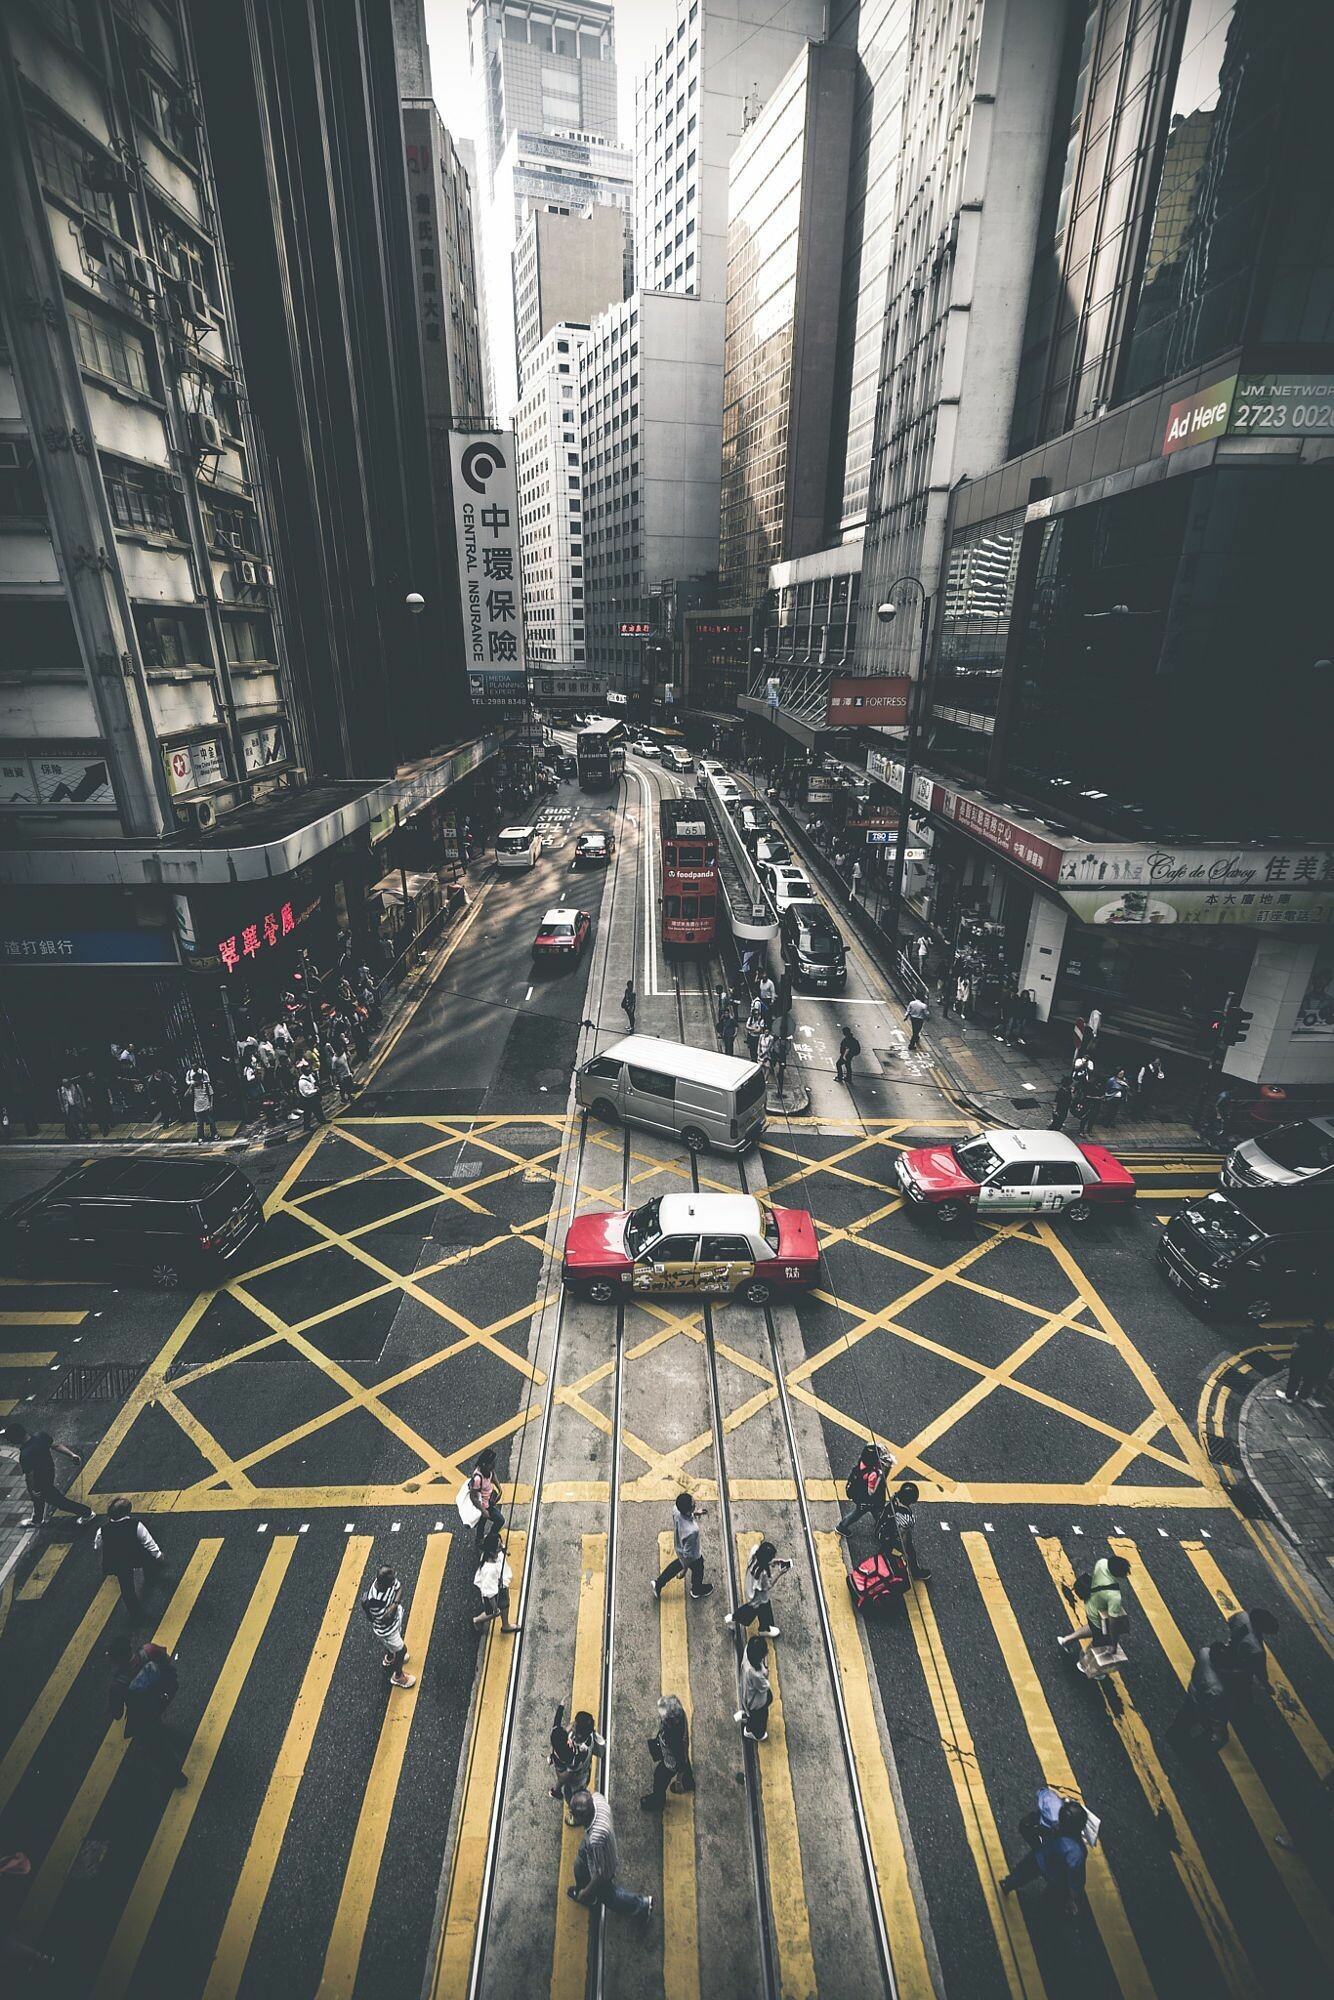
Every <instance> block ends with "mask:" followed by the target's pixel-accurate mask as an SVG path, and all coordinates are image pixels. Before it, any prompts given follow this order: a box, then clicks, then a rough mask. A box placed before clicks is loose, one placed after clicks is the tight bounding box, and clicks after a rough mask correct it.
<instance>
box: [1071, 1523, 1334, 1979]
mask: <svg viewBox="0 0 1334 2000" xmlns="http://www.w3.org/2000/svg"><path fill="white" fill-rule="evenodd" d="M1107 1539H1108V1544H1109V1546H1110V1547H1111V1548H1113V1549H1115V1551H1116V1553H1117V1554H1118V1555H1123V1556H1128V1557H1129V1558H1130V1560H1131V1561H1132V1562H1133V1563H1134V1565H1135V1580H1134V1591H1135V1600H1136V1602H1137V1604H1138V1605H1139V1608H1140V1610H1141V1611H1142V1612H1143V1613H1144V1616H1145V1618H1146V1619H1147V1620H1148V1622H1149V1624H1150V1625H1151V1626H1152V1627H1153V1631H1154V1634H1155V1636H1156V1638H1157V1640H1158V1643H1159V1645H1160V1646H1161V1647H1162V1649H1163V1651H1164V1652H1165V1653H1166V1655H1167V1658H1168V1661H1169V1662H1170V1664H1171V1667H1172V1671H1173V1672H1174V1673H1175V1675H1176V1677H1177V1679H1178V1680H1179V1681H1180V1683H1181V1685H1182V1687H1183V1688H1184V1687H1185V1686H1187V1684H1188V1683H1189V1681H1190V1677H1191V1672H1192V1669H1193V1667H1194V1665H1195V1661H1194V1657H1193V1655H1192V1653H1191V1650H1190V1647H1189V1646H1188V1645H1187V1644H1186V1641H1185V1639H1184V1638H1183V1637H1182V1635H1181V1631H1180V1629H1179V1627H1178V1626H1177V1623H1176V1620H1175V1619H1174V1618H1173V1616H1172V1614H1171V1612H1170V1611H1169V1610H1168V1608H1167V1605H1166V1603H1165V1602H1164V1600H1163V1595H1162V1592H1161V1591H1160V1590H1159V1588H1158V1586H1157V1584H1156V1583H1155V1582H1154V1580H1153V1578H1152V1577H1151V1576H1150V1575H1149V1573H1148V1571H1147V1570H1146V1569H1145V1568H1144V1565H1143V1563H1142V1561H1141V1559H1140V1553H1139V1550H1138V1549H1137V1548H1136V1546H1135V1544H1134V1542H1132V1541H1130V1540H1128V1539H1127V1538H1125V1537H1123V1536H1119V1535H1109V1536H1108V1538H1107ZM1218 1756H1219V1761H1220V1763H1221V1764H1222V1766H1223V1769H1224V1770H1225V1771H1226V1772H1227V1774H1228V1777H1229V1778H1230V1779H1231V1780H1232V1783H1233V1785H1234V1787H1235V1788H1236V1793H1237V1797H1238V1798H1239V1799H1240V1800H1241V1803H1242V1806H1243V1807H1244V1809H1245V1812H1246V1817H1247V1818H1248V1819H1249V1820H1250V1822H1251V1824H1252V1826H1253V1827H1254V1828H1255V1830H1256V1832H1257V1833H1258V1834H1259V1836H1260V1844H1261V1846H1262V1848H1263V1849H1264V1852H1265V1853H1266V1854H1267V1855H1268V1856H1269V1859H1270V1861H1271V1862H1272V1863H1273V1865H1274V1867H1275V1869H1276V1870H1277V1872H1278V1875H1279V1878H1280V1880H1281V1881H1282V1883H1283V1886H1284V1888H1285V1889H1286V1890H1287V1892H1288V1894H1289V1896H1290V1897H1291V1898H1292V1901H1293V1902H1294V1904H1295V1905H1296V1907H1297V1910H1298V1912H1299V1913H1300V1916H1301V1919H1302V1922H1303V1923H1304V1924H1305V1925H1306V1928H1307V1931H1308V1932H1309V1933H1310V1937H1311V1941H1312V1943H1313V1944H1314V1945H1315V1948H1316V1950H1317V1952H1318V1953H1319V1955H1320V1957H1321V1958H1322V1959H1323V1960H1324V1962H1325V1964H1326V1965H1328V1966H1330V1967H1334V1914H1331V1911H1330V1908H1329V1905H1328V1903H1327V1902H1326V1901H1325V1898H1324V1896H1323V1895H1322V1894H1321V1892H1320V1888H1319V1886H1318V1885H1317V1883H1316V1881H1315V1879H1314V1877H1313V1876H1312V1874H1311V1871H1310V1869H1309V1868H1308V1867H1307V1865H1306V1863H1305V1862H1304V1861H1303V1860H1302V1857H1301V1855H1300V1854H1299V1853H1298V1851H1297V1847H1296V1844H1295V1842H1294V1841H1293V1839H1292V1837H1291V1834H1290V1833H1289V1831H1288V1829H1287V1827H1286V1826H1285V1825H1284V1822H1283V1819H1282V1817H1281V1815H1280V1814H1279V1812H1278V1810H1277V1808H1276V1807H1275V1805H1274V1801H1273V1800H1272V1799H1271V1798H1270V1796H1269V1792H1268V1790H1267V1789H1266V1787H1265V1784H1264V1781H1263V1780H1262V1779H1261V1777H1260V1774H1259V1772H1258V1771H1257V1770H1256V1768H1255V1766H1254V1764H1252V1762H1251V1760H1250V1758H1249V1757H1248V1756H1247V1755H1246V1752H1245V1750H1244V1749H1243V1748H1242V1746H1241V1744H1240V1743H1238V1742H1237V1740H1236V1738H1235V1736H1230V1737H1229V1738H1228V1741H1227V1742H1226V1743H1225V1744H1224V1745H1223V1747H1222V1749H1221V1750H1220V1751H1219V1753H1218Z"/></svg>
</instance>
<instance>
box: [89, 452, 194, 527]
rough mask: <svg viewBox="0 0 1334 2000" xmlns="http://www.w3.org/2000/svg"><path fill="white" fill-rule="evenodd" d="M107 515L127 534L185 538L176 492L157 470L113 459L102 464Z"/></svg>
mask: <svg viewBox="0 0 1334 2000" xmlns="http://www.w3.org/2000/svg"><path fill="white" fill-rule="evenodd" d="M103 472H104V477H105V480H106V489H107V499H108V501H109V502H110V505H111V518H112V520H113V521H114V522H115V524H116V526H117V527H118V528H123V529H124V530H125V532H126V533H127V534H139V535H168V536H170V537H171V538H172V539H173V540H176V541H183V540H184V539H185V536H184V533H183V531H182V526H181V521H180V517H179V511H178V502H177V498H176V495H175V494H174V493H173V492H172V490H171V488H170V486H169V485H168V484H167V481H166V476H165V475H164V474H163V473H161V472H150V471H148V470H146V469H145V468H143V467H141V466H137V465H121V464H117V463H115V462H114V461H112V462H111V463H109V464H107V465H105V466H104V468H103Z"/></svg>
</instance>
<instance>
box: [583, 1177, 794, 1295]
mask: <svg viewBox="0 0 1334 2000" xmlns="http://www.w3.org/2000/svg"><path fill="white" fill-rule="evenodd" d="M819 1274H820V1246H819V1244H818V1242H817V1241H816V1236H815V1225H814V1223H813V1222H812V1220H811V1217H810V1215H809V1213H808V1212H807V1211H806V1210H805V1209H804V1208H776V1207H774V1206H772V1205H771V1204H770V1203H768V1202H762V1201H757V1200H756V1198H755V1197H754V1196H753V1195H746V1194H665V1195H658V1196H656V1197H655V1198H654V1199H653V1200H652V1201H646V1202H645V1203H644V1204H643V1206H642V1207H640V1208H636V1209H630V1210H626V1209H620V1210H617V1211H616V1212H615V1213H613V1214H610V1215H606V1214H603V1215H580V1216H576V1217H575V1219H574V1221H573V1222H572V1223H571V1224H570V1227H569V1229H568V1231H567V1232H566V1236H565V1256H564V1260H563V1262H562V1264H561V1282H562V1283H563V1284H565V1285H568V1286H569V1287H570V1288H571V1290H574V1291H580V1292H582V1293H583V1294H584V1295H585V1297H587V1298H590V1299H594V1300H596V1301H597V1302H598V1303H599V1304H606V1303H609V1302H610V1301H611V1300H613V1299H616V1298H619V1297H622V1296H624V1295H625V1294H626V1293H627V1292H646V1293H654V1292H704V1293H706V1294H713V1295H715V1296H719V1297H724V1298H727V1297H731V1296H732V1295H734V1294H739V1295H740V1296H741V1297H742V1298H743V1299H744V1300H745V1301H746V1303H747V1304H748V1305H754V1306H762V1305H766V1304H767V1303H768V1302H769V1300H770V1299H771V1298H774V1297H775V1296H777V1295H778V1294H779V1293H782V1292H790V1291H800V1290H802V1289H804V1288H806V1287H808V1286H810V1285H813V1284H814V1283H815V1281H816V1279H817V1278H818V1277H819Z"/></svg>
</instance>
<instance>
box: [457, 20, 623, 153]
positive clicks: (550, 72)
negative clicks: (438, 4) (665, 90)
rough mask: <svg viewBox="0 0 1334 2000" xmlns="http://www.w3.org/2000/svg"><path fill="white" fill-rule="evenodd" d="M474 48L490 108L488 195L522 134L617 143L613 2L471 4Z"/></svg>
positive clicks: (477, 78)
mask: <svg viewBox="0 0 1334 2000" xmlns="http://www.w3.org/2000/svg"><path fill="white" fill-rule="evenodd" d="M468 43H469V51H470V57H471V65H472V74H473V81H474V83H475V84H476V86H477V88H478V89H479V90H480V91H481V93H482V97H483V102H484V106H485V114H484V119H483V126H482V131H483V143H484V146H485V149H486V158H485V160H484V162H483V165H484V167H485V171H486V176H487V181H488V188H487V192H488V193H490V191H491V190H490V185H489V183H491V182H493V181H494V179H495V175H496V171H497V169H498V167H499V165H500V156H501V154H502V153H503V152H504V150H505V147H506V145H507V144H508V142H509V140H510V139H511V138H512V137H513V135H514V134H515V133H516V132H534V133H535V132H570V133H574V132H582V133H587V134H588V135H589V136H591V137H594V138H601V139H612V140H614V139H615V137H616V130H617V123H616V31H615V18H614V10H613V8H612V7H611V5H610V0H572V4H570V5H569V6H556V5H553V4H551V0H472V4H471V5H470V7H469V10H468Z"/></svg>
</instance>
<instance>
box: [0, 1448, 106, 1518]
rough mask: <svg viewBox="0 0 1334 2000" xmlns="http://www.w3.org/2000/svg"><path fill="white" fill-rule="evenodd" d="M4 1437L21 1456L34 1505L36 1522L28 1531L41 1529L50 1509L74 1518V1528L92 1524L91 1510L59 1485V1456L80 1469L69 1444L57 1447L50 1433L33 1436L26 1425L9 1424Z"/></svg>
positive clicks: (75, 1453)
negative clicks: (64, 1491) (72, 1497)
mask: <svg viewBox="0 0 1334 2000" xmlns="http://www.w3.org/2000/svg"><path fill="white" fill-rule="evenodd" d="M0 1436H3V1437H4V1440H5V1443H6V1444H8V1445H13V1446H14V1448H15V1449H16V1450H17V1452H18V1455H19V1470H20V1471H21V1472H22V1474H23V1479H24V1484H25V1485H26V1486H27V1489H28V1498H29V1499H30V1500H31V1501H32V1519H31V1520H30V1521H25V1522H24V1523H23V1526H24V1527H25V1528H40V1527H41V1525H42V1523H43V1521H44V1520H45V1519H46V1510H47V1508H48V1507H49V1508H51V1510H52V1512H53V1513H54V1512H59V1513H62V1514H73V1515H74V1517H75V1521H74V1525H75V1526H76V1527H78V1528H82V1527H83V1526H84V1525H85V1523H86V1522H88V1521H91V1520H92V1518H93V1510H92V1508H91V1507H89V1506H86V1505H85V1504H84V1502H83V1501H82V1500H71V1499H70V1498H69V1496H68V1495H67V1494H65V1493H63V1492H62V1491H61V1489H60V1488H59V1487H58V1486H57V1485H56V1461H55V1453H56V1452H59V1453H60V1456H61V1457H62V1458H67V1459H68V1460H69V1461H70V1464H71V1465H77V1464H78V1463H79V1454H78V1452H77V1451H71V1449H70V1447H69V1446H68V1445H67V1444H57V1443H56V1442H55V1441H54V1439H53V1438H52V1436H51V1433H50V1431H33V1432H32V1433H31V1434H30V1433H29V1431H28V1429H27V1427H26V1425H24V1424H20V1423H10V1424H6V1425H5V1427H4V1430H3V1432H0Z"/></svg>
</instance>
